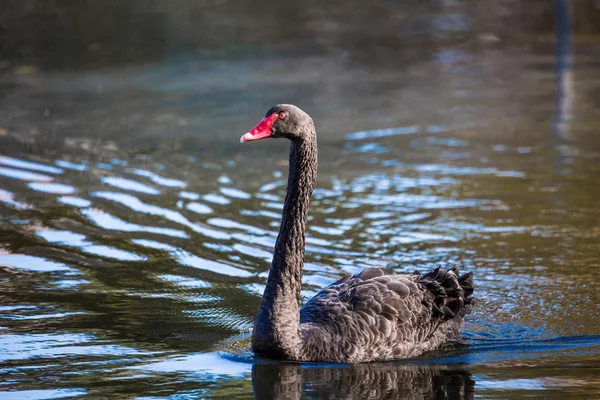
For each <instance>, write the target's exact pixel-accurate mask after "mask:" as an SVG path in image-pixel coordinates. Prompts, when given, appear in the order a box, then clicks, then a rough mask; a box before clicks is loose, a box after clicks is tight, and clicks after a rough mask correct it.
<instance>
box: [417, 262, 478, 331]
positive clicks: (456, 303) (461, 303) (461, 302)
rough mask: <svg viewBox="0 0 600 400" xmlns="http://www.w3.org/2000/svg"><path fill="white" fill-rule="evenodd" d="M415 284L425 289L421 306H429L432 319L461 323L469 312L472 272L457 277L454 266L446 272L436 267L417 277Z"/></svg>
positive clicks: (471, 296)
mask: <svg viewBox="0 0 600 400" xmlns="http://www.w3.org/2000/svg"><path fill="white" fill-rule="evenodd" d="M416 274H417V275H419V274H418V273H416ZM416 283H419V284H421V285H422V286H423V287H424V288H425V292H424V294H425V296H424V297H423V305H425V306H429V305H431V308H432V312H433V315H434V317H438V318H440V320H441V322H444V321H448V320H456V321H457V322H458V321H462V320H464V319H465V317H466V316H467V314H469V313H470V312H471V309H472V305H471V303H472V302H473V273H472V272H469V273H466V274H464V275H459V272H458V267H456V266H454V267H452V268H450V269H448V270H446V269H443V268H441V267H438V268H436V269H434V270H433V271H431V272H428V273H426V274H425V275H423V276H420V275H419V278H418V279H417V280H416Z"/></svg>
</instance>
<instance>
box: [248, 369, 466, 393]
mask: <svg viewBox="0 0 600 400" xmlns="http://www.w3.org/2000/svg"><path fill="white" fill-rule="evenodd" d="M252 387H253V389H254V397H255V398H256V399H261V400H262V399H286V400H288V399H289V400H294V399H300V398H301V396H302V395H304V396H309V397H310V398H316V399H473V398H474V391H475V381H474V380H473V379H472V377H471V373H470V372H469V371H467V370H465V369H461V368H460V367H453V368H452V369H451V368H449V367H447V366H435V365H426V366H421V365H397V364H358V365H348V366H335V367H332V366H329V367H324V366H321V367H317V366H312V365H300V364H276V363H258V364H255V365H254V366H253V367H252Z"/></svg>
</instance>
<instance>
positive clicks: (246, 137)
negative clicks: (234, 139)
mask: <svg viewBox="0 0 600 400" xmlns="http://www.w3.org/2000/svg"><path fill="white" fill-rule="evenodd" d="M251 138H252V135H251V134H250V132H248V133H246V134H244V135H242V137H241V138H240V143H244V142H247V141H248V139H251Z"/></svg>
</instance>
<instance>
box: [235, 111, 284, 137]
mask: <svg viewBox="0 0 600 400" xmlns="http://www.w3.org/2000/svg"><path fill="white" fill-rule="evenodd" d="M277 118H278V116H277V114H273V115H269V116H268V117H266V118H265V119H263V120H262V121H260V123H259V124H258V125H256V126H255V127H254V129H252V130H251V131H250V132H248V133H246V134H245V135H244V136H242V137H241V138H240V143H244V142H250V141H252V140H261V139H266V138H268V137H271V136H272V135H273V132H272V129H273V122H275V120H276V119H277Z"/></svg>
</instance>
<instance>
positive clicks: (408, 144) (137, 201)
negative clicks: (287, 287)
mask: <svg viewBox="0 0 600 400" xmlns="http://www.w3.org/2000/svg"><path fill="white" fill-rule="evenodd" d="M77 3H78V4H72V5H70V6H67V5H63V6H60V7H59V6H57V5H56V4H54V5H49V4H50V3H48V2H45V1H44V2H42V1H24V2H22V4H21V5H17V4H16V3H15V4H14V5H13V6H11V7H12V8H11V7H8V8H5V9H4V14H0V22H2V23H3V24H4V25H2V24H0V26H4V27H5V28H6V32H7V34H6V35H5V36H4V39H2V38H0V44H2V47H1V49H2V50H1V51H0V56H1V57H0V104H1V107H0V399H4V398H7V399H9V398H10V399H29V398H68V397H76V398H80V397H86V396H88V397H93V398H103V397H104V398H148V399H150V398H152V399H155V398H165V397H172V398H176V399H187V398H228V399H233V398H253V397H254V396H255V397H256V398H258V399H269V398H279V399H295V398H297V399H299V398H301V397H302V398H319V399H320V398H330V399H346V398H348V399H350V398H355V399H367V398H373V399H375V398H390V399H392V398H414V399H420V398H466V399H468V398H475V397H477V398H497V399H520V398H526V397H527V398H542V397H543V398H549V399H564V398H565V396H567V395H568V396H569V398H571V399H575V398H600V378H599V377H600V292H599V290H598V289H599V287H598V281H599V279H600V268H599V267H600V246H599V244H598V243H599V240H600V201H599V199H600V184H599V183H600V181H599V177H600V139H599V135H598V127H599V126H600V112H599V111H598V110H599V105H600V74H599V72H598V71H599V69H598V68H599V66H600V46H599V44H600V35H599V34H598V31H599V27H598V23H597V22H598V21H600V19H598V18H596V17H595V16H597V15H598V14H594V13H598V10H597V8H594V7H596V6H594V4H595V3H594V2H591V1H590V2H579V3H578V5H577V7H578V8H575V9H572V10H570V12H571V18H572V20H574V21H575V23H574V24H573V29H574V30H573V31H570V30H569V29H568V27H567V26H564V25H560V21H561V20H560V19H558V20H557V21H558V28H559V29H555V24H554V22H553V19H552V13H553V12H554V10H553V8H552V7H550V8H548V7H549V6H548V5H545V3H544V2H537V1H532V2H531V3H528V4H529V5H528V6H527V7H525V6H519V7H513V6H515V4H516V3H518V2H511V1H510V0H507V1H503V2H491V1H478V2H475V1H465V2H460V1H456V2H451V1H439V2H433V1H428V2H423V3H420V2H410V4H401V3H400V2H394V1H382V2H378V3H369V4H366V3H364V2H358V1H352V2H350V3H348V4H347V5H346V6H345V7H343V8H335V7H333V6H331V5H329V6H320V5H317V4H314V5H310V6H309V5H304V3H302V2H291V3H289V4H288V5H280V6H278V7H273V6H270V5H268V4H264V5H262V6H261V5H260V4H261V3H256V4H258V5H256V4H255V3H250V2H240V3H239V4H233V3H230V2H221V1H215V2H206V3H197V2H191V1H184V0H179V1H174V2H169V3H168V4H167V3H166V2H159V1H154V2H148V3H144V4H145V5H141V2H140V4H139V5H137V6H135V5H134V4H136V3H135V2H131V4H125V3H126V2H119V1H116V0H115V1H107V2H104V3H102V4H103V6H100V5H99V3H97V2H96V3H94V2H88V1H81V2H77ZM192 3H194V4H192ZM561 3H562V2H561V1H560V0H559V1H557V2H556V4H557V7H560V4H561ZM587 3H590V4H589V5H587ZM588 6H589V7H588ZM486 7H487V8H486ZM573 7H575V6H573ZM585 7H588V8H585ZM19 21H21V22H22V24H20V23H19ZM281 102H286V103H294V104H297V105H299V106H300V107H302V108H303V109H305V110H306V111H307V112H308V113H310V114H311V115H312V116H313V118H314V120H315V123H316V126H317V132H318V137H319V180H318V188H317V190H316V191H315V193H314V197H313V201H312V206H311V210H310V217H309V218H310V220H309V227H308V239H307V251H306V266H305V274H304V286H303V292H302V294H303V297H304V299H307V298H309V297H311V296H312V295H314V294H315V293H316V292H317V291H318V290H319V288H321V287H323V286H324V285H328V284H329V283H331V282H333V281H335V280H337V279H339V278H340V277H341V276H342V275H344V274H346V273H356V272H359V271H361V270H362V269H363V268H365V267H369V266H387V267H389V268H392V269H394V270H395V271H397V272H399V273H401V272H412V271H413V270H415V269H420V270H426V269H430V268H433V267H435V266H437V265H446V266H449V265H455V264H456V265H459V266H460V267H461V270H463V271H473V273H474V275H475V283H476V291H475V296H476V306H475V309H474V312H473V313H472V314H471V316H470V317H469V319H468V323H467V325H466V328H465V331H464V338H463V339H462V340H461V341H459V342H457V343H448V344H447V345H446V346H445V347H444V348H442V349H440V350H439V351H435V352H432V353H427V354H425V355H423V356H421V357H418V358H415V359H410V360H403V361H398V362H393V363H381V364H367V365H354V366H349V365H328V364H301V365H298V364H293V363H279V362H276V361H270V360H265V359H257V358H254V357H253V356H252V354H251V353H250V352H249V340H248V338H249V335H250V332H251V328H252V323H253V319H254V317H255V314H256V312H257V309H258V306H259V303H260V296H261V294H262V289H263V287H264V283H265V279H266V275H267V271H268V268H269V262H270V257H271V252H272V247H273V244H274V241H275V238H276V235H277V230H278V228H279V218H280V212H281V207H282V202H283V198H284V195H285V184H286V181H285V179H286V175H287V155H288V144H287V143H286V142H285V141H282V140H267V141H262V142H257V143H247V144H244V145H241V144H240V143H239V137H240V136H241V134H243V133H245V132H246V131H248V130H249V129H251V128H252V127H253V126H254V125H255V124H256V123H257V122H258V121H260V119H261V118H262V116H263V115H264V112H265V111H266V110H267V109H268V108H269V107H270V106H271V105H273V104H276V103H281Z"/></svg>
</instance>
